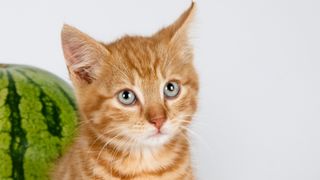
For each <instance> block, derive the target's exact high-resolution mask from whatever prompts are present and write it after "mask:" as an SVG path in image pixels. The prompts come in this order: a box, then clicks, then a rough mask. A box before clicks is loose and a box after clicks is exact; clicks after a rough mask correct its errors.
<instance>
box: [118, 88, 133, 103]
mask: <svg viewBox="0 0 320 180" xmlns="http://www.w3.org/2000/svg"><path fill="white" fill-rule="evenodd" d="M118 100H119V101H120V102H121V103H122V104H124V105H131V104H134V103H135V102H136V95H135V94H134V92H132V91H130V90H123V91H121V92H120V93H119V94H118Z"/></svg>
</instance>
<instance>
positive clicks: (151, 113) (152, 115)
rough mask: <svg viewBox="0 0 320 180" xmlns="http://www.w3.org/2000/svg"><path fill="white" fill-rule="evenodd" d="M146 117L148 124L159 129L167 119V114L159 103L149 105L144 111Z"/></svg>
mask: <svg viewBox="0 0 320 180" xmlns="http://www.w3.org/2000/svg"><path fill="white" fill-rule="evenodd" d="M146 119H147V120H148V121H149V123H150V124H152V125H154V126H155V127H156V128H157V129H158V130H160V128H161V127H162V125H163V124H164V122H165V121H166V119H167V114H166V111H165V109H164V107H163V106H162V105H160V104H157V105H152V106H150V107H149V108H148V110H147V112H146Z"/></svg>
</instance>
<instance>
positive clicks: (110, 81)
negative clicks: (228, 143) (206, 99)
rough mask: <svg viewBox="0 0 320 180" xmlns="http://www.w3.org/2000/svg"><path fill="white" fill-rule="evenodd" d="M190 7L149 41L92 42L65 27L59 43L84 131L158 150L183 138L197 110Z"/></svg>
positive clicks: (90, 39) (130, 39)
mask: <svg viewBox="0 0 320 180" xmlns="http://www.w3.org/2000/svg"><path fill="white" fill-rule="evenodd" d="M194 11H195V6H194V3H192V5H191V7H190V8H189V9H188V10H186V11H185V12H184V13H183V14H182V15H181V16H180V18H179V19H178V20H176V21H175V22H174V23H173V24H172V25H170V26H168V27H166V28H163V29H162V30H160V31H159V32H157V33H156V34H154V35H153V36H150V37H139V36H125V37H123V38H121V39H119V40H117V41H115V42H113V43H110V44H103V43H100V42H97V41H95V40H94V39H92V38H91V37H89V36H88V35H86V34H84V33H82V32H80V31H79V30H77V29H75V28H73V27H71V26H68V25H65V26H64V27H63V30H62V44H63V50H64V55H65V58H66V62H67V67H68V70H69V73H70V77H71V80H72V82H73V85H74V87H75V91H76V96H77V100H78V105H79V109H80V112H81V114H82V116H83V121H85V122H82V123H84V124H86V126H87V128H92V129H94V130H95V131H96V132H98V134H100V135H102V134H105V135H114V136H116V137H118V138H120V139H121V138H122V139H125V140H128V141H130V142H132V143H131V144H132V145H150V146H155V145H161V144H165V143H166V142H168V141H169V140H170V139H172V138H174V137H175V136H177V135H178V134H179V133H182V132H183V131H184V130H185V128H186V126H187V125H188V124H189V123H190V121H191V116H192V115H193V114H194V112H195V111H196V107H197V93H198V77H197V73H196V71H195V68H194V66H193V62H192V61H193V53H192V47H191V45H190V43H189V40H188V27H189V25H190V22H191V20H192V17H193V14H194Z"/></svg>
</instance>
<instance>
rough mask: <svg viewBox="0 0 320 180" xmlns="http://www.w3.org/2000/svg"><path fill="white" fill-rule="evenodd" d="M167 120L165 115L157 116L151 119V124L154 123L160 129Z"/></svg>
mask: <svg viewBox="0 0 320 180" xmlns="http://www.w3.org/2000/svg"><path fill="white" fill-rule="evenodd" d="M165 121H166V118H165V117H157V118H152V119H150V120H149V122H150V123H151V124H153V125H154V126H155V127H156V128H157V129H158V130H160V128H161V127H162V125H163V123H164V122H165Z"/></svg>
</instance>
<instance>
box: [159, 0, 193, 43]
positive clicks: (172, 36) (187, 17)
mask: <svg viewBox="0 0 320 180" xmlns="http://www.w3.org/2000/svg"><path fill="white" fill-rule="evenodd" d="M195 10H196V4H195V2H194V1H192V3H191V5H190V7H189V8H188V9H187V10H186V11H185V12H184V13H183V14H182V15H181V16H180V17H179V18H178V19H177V20H176V21H175V22H174V23H173V24H171V25H169V26H168V27H166V28H164V29H162V30H160V31H159V32H158V33H156V34H155V37H156V38H159V39H161V40H163V39H165V40H166V41H167V42H169V44H170V45H174V46H180V47H181V48H188V47H189V46H190V45H189V39H188V30H189V27H190V24H191V22H192V20H193V18H194V14H195Z"/></svg>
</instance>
